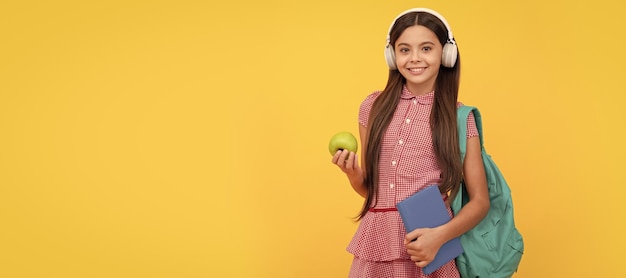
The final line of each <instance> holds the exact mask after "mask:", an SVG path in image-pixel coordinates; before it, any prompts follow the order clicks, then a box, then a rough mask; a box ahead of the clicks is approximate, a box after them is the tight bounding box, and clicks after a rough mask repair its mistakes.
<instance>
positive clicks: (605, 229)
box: [0, 0, 626, 277]
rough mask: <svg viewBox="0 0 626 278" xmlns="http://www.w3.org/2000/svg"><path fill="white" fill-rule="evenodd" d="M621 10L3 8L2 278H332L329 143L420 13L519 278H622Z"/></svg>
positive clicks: (351, 5) (141, 4) (338, 202)
mask: <svg viewBox="0 0 626 278" xmlns="http://www.w3.org/2000/svg"><path fill="white" fill-rule="evenodd" d="M619 3H620V2H619V1H612V0H599V1H571V0H570V1H543V0H532V1H419V2H418V1H331V0H321V1H279V0H267V1H237V0H234V1H98V2H94V1H74V2H71V1H3V2H2V3H0V40H1V41H0V277H346V275H347V272H348V269H349V266H350V262H351V256H350V255H349V254H348V253H347V252H346V251H345V246H346V245H347V243H348V241H349V240H350V238H351V236H352V234H353V232H354V230H355V229H356V224H355V223H354V222H353V221H352V220H351V217H352V216H355V215H356V214H357V213H358V211H359V209H360V206H361V198H360V197H358V196H357V194H355V193H354V192H352V190H351V189H350V186H349V185H348V183H347V180H346V179H345V177H344V176H343V175H342V174H341V173H340V171H339V170H337V169H336V168H335V167H333V165H331V163H330V155H329V153H328V150H327V145H328V139H329V138H330V137H331V136H332V135H333V134H334V133H335V132H338V131H340V130H348V131H351V132H354V133H356V132H357V121H356V118H357V113H358V107H359V104H360V102H361V101H362V99H363V98H364V97H365V96H366V95H367V94H369V93H370V92H372V91H374V90H377V89H382V88H383V87H384V85H385V82H386V78H387V68H386V64H385V62H384V58H383V47H384V40H385V36H386V33H387V30H388V27H389V24H390V23H391V20H392V19H393V18H394V17H395V16H396V15H397V14H398V13H400V12H401V11H403V10H405V9H408V8H412V7H416V6H426V7H430V8H433V9H435V10H437V11H439V12H441V13H442V14H443V15H445V16H446V18H447V19H448V21H449V23H450V25H451V26H452V29H453V32H454V35H455V37H456V39H457V42H458V44H459V49H460V53H461V55H462V61H463V63H462V64H463V74H462V82H461V83H462V84H461V97H460V99H461V101H463V102H464V103H466V104H471V105H476V106H478V107H479V108H480V109H481V111H482V113H483V117H484V120H483V121H484V126H485V138H486V146H487V150H488V151H489V152H490V153H491V154H492V156H493V157H494V159H495V160H496V162H497V163H498V164H499V165H500V168H501V169H502V171H503V172H504V173H505V176H506V178H507V180H508V181H509V183H510V186H511V188H512V190H513V194H514V195H513V197H514V202H515V213H516V220H517V225H518V226H519V229H520V230H521V232H522V234H523V235H524V239H525V243H526V253H525V255H524V258H523V260H522V263H521V265H520V269H519V272H518V274H517V275H516V277H621V276H624V275H626V271H625V270H624V265H623V258H624V255H623V252H624V249H626V243H625V242H624V240H623V235H624V234H625V233H626V227H625V226H624V220H625V216H626V208H625V207H626V206H625V205H624V204H623V200H624V196H626V189H625V187H626V178H625V175H624V169H622V168H623V166H624V165H625V164H624V158H625V157H626V148H625V147H624V146H625V144H624V143H623V142H624V139H623V136H624V135H623V134H624V133H623V129H624V127H625V125H624V116H623V115H624V114H623V113H624V108H623V106H624V103H625V101H626V97H625V96H624V95H625V93H626V90H624V85H623V81H624V77H623V75H624V64H625V63H626V54H624V50H623V46H624V36H623V34H624V31H623V27H624V23H623V14H624V13H625V12H626V8H625V7H624V4H619Z"/></svg>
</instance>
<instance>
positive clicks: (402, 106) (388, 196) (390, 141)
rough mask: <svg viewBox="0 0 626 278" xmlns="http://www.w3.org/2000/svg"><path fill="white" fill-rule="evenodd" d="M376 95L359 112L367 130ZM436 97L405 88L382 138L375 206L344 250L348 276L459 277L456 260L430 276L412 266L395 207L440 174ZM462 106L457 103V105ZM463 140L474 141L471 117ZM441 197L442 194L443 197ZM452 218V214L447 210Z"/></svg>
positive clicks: (396, 277)
mask: <svg viewBox="0 0 626 278" xmlns="http://www.w3.org/2000/svg"><path fill="white" fill-rule="evenodd" d="M380 93H381V92H375V93H372V94H370V95H369V96H367V97H366V98H365V100H364V101H363V103H362V104H361V107H360V111H359V123H360V124H362V125H363V126H367V121H368V118H369V114H370V110H371V108H372V104H373V103H374V100H375V99H376V97H378V96H379V95H380ZM434 97H435V92H431V93H429V94H426V95H422V96H414V95H413V94H412V93H411V92H409V91H408V89H407V88H406V87H405V88H404V89H403V90H402V95H401V99H400V102H399V104H398V107H397V109H396V111H395V114H394V116H393V119H392V121H391V123H390V124H389V127H388V129H387V131H386V133H385V135H384V136H383V140H382V146H381V147H382V148H381V153H380V161H379V168H378V170H379V183H378V192H377V195H378V202H377V203H376V204H374V206H373V208H375V209H383V211H380V212H379V211H376V212H372V211H370V212H368V213H367V214H365V216H364V217H363V218H362V219H361V221H360V224H359V227H358V229H357V231H356V233H355V235H354V237H353V238H352V241H351V242H350V244H349V245H348V247H347V250H348V252H350V253H352V254H353V255H354V261H353V263H352V268H351V270H350V277H359V278H364V277H372V278H374V277H375V278H387V277H394V278H398V277H459V273H458V271H457V269H456V265H455V263H454V261H450V262H449V263H447V264H446V265H444V266H443V267H441V268H440V269H438V270H437V271H435V272H433V273H432V274H430V275H424V274H423V273H422V271H421V268H419V267H417V266H415V264H414V263H413V262H412V261H411V260H410V256H409V255H408V254H407V252H406V248H405V247H404V235H405V234H406V231H405V230H404V226H403V224H402V220H401V218H400V215H399V214H398V212H397V211H384V209H386V208H395V207H396V204H397V203H398V202H399V201H402V200H404V199H406V198H407V197H409V196H411V195H412V194H414V193H415V192H417V191H419V190H421V189H422V188H424V187H426V186H429V185H432V184H438V183H439V181H440V174H441V171H440V169H439V166H438V165H437V158H436V156H435V152H434V149H433V144H432V138H431V137H432V136H431V131H430V123H429V119H430V111H431V108H432V103H433V100H434ZM458 105H459V106H460V105H462V104H461V103H459V104H458ZM467 130H468V133H467V137H468V138H469V137H472V136H477V135H478V131H477V129H476V124H475V122H474V118H473V116H471V118H470V119H469V120H468V126H467ZM442 197H443V195H442ZM448 211H449V213H450V215H452V211H451V210H450V208H448Z"/></svg>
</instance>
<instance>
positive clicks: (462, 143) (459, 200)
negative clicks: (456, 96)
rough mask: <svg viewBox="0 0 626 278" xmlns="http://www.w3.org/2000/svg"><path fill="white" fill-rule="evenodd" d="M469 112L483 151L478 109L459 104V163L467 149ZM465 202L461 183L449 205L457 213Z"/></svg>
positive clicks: (465, 198) (466, 199) (467, 200)
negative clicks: (474, 123) (474, 122)
mask: <svg viewBox="0 0 626 278" xmlns="http://www.w3.org/2000/svg"><path fill="white" fill-rule="evenodd" d="M470 113H474V120H475V121H476V128H477V129H478V136H479V138H480V148H481V150H482V151H483V152H484V151H485V148H484V146H483V131H482V121H481V117H480V111H478V108H476V107H474V106H465V105H464V106H461V107H459V108H457V116H456V123H457V131H458V133H459V148H460V151H461V163H463V161H465V153H466V150H467V118H468V117H469V114H470ZM467 202H469V196H468V195H467V191H466V189H465V185H464V184H463V183H461V188H460V189H459V192H458V193H457V195H456V197H455V198H454V200H452V202H450V207H451V208H452V210H453V211H454V213H455V214H457V213H459V211H461V208H463V206H464V205H465V204H466V203H467Z"/></svg>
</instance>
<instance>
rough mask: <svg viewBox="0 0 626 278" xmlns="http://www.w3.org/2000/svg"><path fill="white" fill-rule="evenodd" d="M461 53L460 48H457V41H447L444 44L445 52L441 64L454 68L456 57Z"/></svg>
mask: <svg viewBox="0 0 626 278" xmlns="http://www.w3.org/2000/svg"><path fill="white" fill-rule="evenodd" d="M458 55H459V50H458V49H457V48H456V44H455V43H451V42H447V43H446V44H445V45H444V46H443V53H442V55H441V65H442V66H444V67H446V68H453V67H454V64H456V58H457V56H458Z"/></svg>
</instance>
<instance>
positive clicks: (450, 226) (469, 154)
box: [405, 136, 489, 267]
mask: <svg viewBox="0 0 626 278" xmlns="http://www.w3.org/2000/svg"><path fill="white" fill-rule="evenodd" d="M463 177H464V180H465V187H466V189H467V193H468V194H469V202H468V203H467V204H466V205H465V206H463V208H462V209H461V210H460V211H459V213H458V214H457V215H455V216H454V218H452V220H450V221H449V222H448V223H446V224H444V225H441V226H439V227H436V228H432V229H416V230H414V231H412V232H410V233H408V234H407V235H406V238H405V244H407V251H408V253H409V254H410V255H411V259H412V260H413V261H415V262H416V265H417V266H420V267H424V266H426V265H427V264H428V263H430V262H431V261H432V260H433V259H434V257H435V254H436V253H437V251H438V250H439V248H440V247H441V245H443V244H444V243H446V242H448V241H449V240H451V239H453V238H455V237H459V236H461V235H462V234H463V233H465V232H467V231H469V230H470V229H471V228H473V227H474V226H476V225H478V223H480V221H481V220H482V219H483V218H484V217H485V216H486V215H487V211H488V210H489V191H488V188H487V177H486V176H485V167H484V165H483V160H482V157H481V149H480V138H479V137H478V136H475V137H471V138H469V139H467V150H466V154H465V161H464V162H463ZM420 237H423V238H422V239H423V240H420ZM416 238H418V240H416V241H414V242H412V240H414V239H416Z"/></svg>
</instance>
